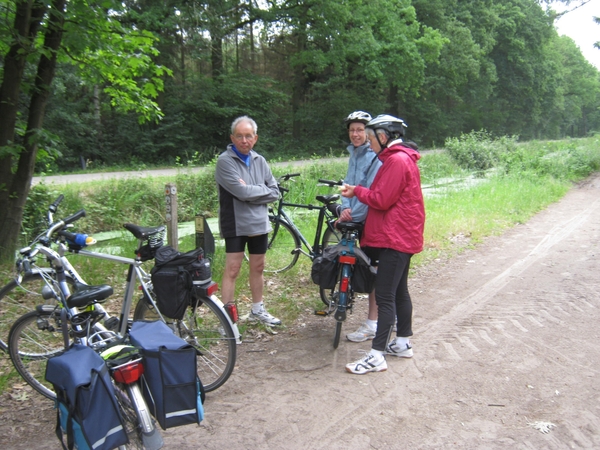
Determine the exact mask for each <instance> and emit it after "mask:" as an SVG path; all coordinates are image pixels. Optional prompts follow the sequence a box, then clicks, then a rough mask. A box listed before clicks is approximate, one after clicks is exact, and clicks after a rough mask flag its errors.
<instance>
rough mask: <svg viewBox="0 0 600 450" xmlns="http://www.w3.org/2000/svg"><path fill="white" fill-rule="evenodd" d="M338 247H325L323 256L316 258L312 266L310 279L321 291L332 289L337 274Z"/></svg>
mask: <svg viewBox="0 0 600 450" xmlns="http://www.w3.org/2000/svg"><path fill="white" fill-rule="evenodd" d="M338 254H339V250H338V246H337V245H336V246H331V247H325V249H324V250H323V255H321V256H317V257H316V258H315V259H314V261H313V264H312V269H311V271H310V277H311V278H312V281H313V283H315V284H318V285H319V287H320V288H322V289H333V288H334V287H335V284H336V282H337V276H338V272H339V268H340V267H339V264H338Z"/></svg>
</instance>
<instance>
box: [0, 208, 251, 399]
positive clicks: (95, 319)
mask: <svg viewBox="0 0 600 450" xmlns="http://www.w3.org/2000/svg"><path fill="white" fill-rule="evenodd" d="M60 200H62V196H61V197H59V199H58V200H57V201H56V202H54V203H53V204H52V205H51V207H50V208H49V219H50V220H49V221H50V223H51V225H50V226H49V228H48V229H47V230H46V231H45V232H44V233H42V234H41V235H40V236H38V237H37V238H36V239H35V240H34V241H33V242H32V244H31V245H30V246H28V247H25V248H23V249H21V250H20V257H19V260H18V262H17V276H16V277H15V279H14V280H12V281H11V282H10V283H9V284H8V285H7V286H5V287H4V288H3V289H2V290H1V291H0V293H1V294H2V295H1V296H0V308H1V309H2V315H1V316H0V318H1V319H2V326H3V327H5V326H6V322H7V320H9V318H13V317H14V316H15V315H16V314H17V313H18V312H22V311H23V309H27V310H29V312H27V313H26V314H25V315H23V316H21V317H20V318H18V319H16V320H14V324H13V325H12V327H11V330H10V333H9V337H8V344H7V345H8V350H9V353H10V356H11V359H12V361H13V364H14V365H15V368H16V370H17V371H18V372H19V374H20V375H21V376H23V378H24V379H25V380H26V381H27V382H28V383H29V384H30V385H31V386H32V387H33V388H34V389H36V390H37V391H38V392H40V393H41V394H42V395H45V396H46V397H49V398H52V397H54V392H53V391H52V390H51V389H50V387H49V385H48V384H47V382H45V380H44V372H45V366H46V361H47V360H48V359H49V358H51V357H52V356H56V354H59V353H60V351H61V350H62V348H63V344H62V338H61V336H60V326H59V325H60V323H61V318H60V313H61V309H62V306H63V305H66V306H67V307H68V309H69V316H68V317H69V320H70V321H72V320H76V321H77V320H79V318H80V317H78V315H79V313H80V312H81V313H83V314H84V316H81V317H82V318H84V319H85V320H86V322H85V324H84V325H81V326H85V327H86V336H88V334H89V336H91V343H92V344H93V345H94V347H95V348H97V349H98V350H101V349H102V348H103V347H104V346H105V344H104V342H103V341H104V339H105V338H106V337H109V338H110V337H111V336H114V335H115V334H116V335H118V336H119V337H124V336H126V335H127V332H128V328H129V326H130V323H131V319H130V312H131V308H132V306H133V300H134V293H135V292H136V290H137V289H138V284H139V289H141V299H140V301H139V302H138V304H137V306H136V310H135V312H134V314H133V320H140V319H146V320H147V319H149V318H156V319H159V320H163V321H164V322H166V323H167V324H168V325H169V326H170V327H171V328H172V329H173V330H174V332H175V334H177V335H179V336H180V337H181V338H183V339H184V340H185V341H187V342H188V343H189V344H190V345H192V346H194V347H195V348H196V351H197V353H198V365H197V369H198V376H199V377H200V379H201V380H202V382H203V384H204V386H205V390H206V391H207V392H208V391H212V390H214V389H217V388H218V387H220V386H222V385H223V383H225V381H227V379H228V378H229V376H230V375H231V373H232V371H233V367H234V364H235V358H236V343H237V342H239V341H240V335H239V332H238V330H237V325H236V324H235V323H234V321H233V320H232V318H231V316H230V315H229V314H228V313H227V312H226V311H225V309H224V308H223V304H222V302H221V301H220V300H219V299H218V298H217V297H216V296H215V295H214V293H215V292H216V291H217V289H218V285H217V284H216V283H214V282H210V283H209V284H207V285H203V286H197V287H195V292H194V298H195V301H194V302H193V304H190V306H189V307H188V308H187V310H186V313H185V316H184V318H183V319H182V320H173V319H169V318H166V317H163V315H161V314H160V312H159V310H158V308H157V307H156V301H155V298H154V292H153V286H152V282H151V279H150V275H149V274H148V273H147V272H145V271H144V269H143V267H142V263H143V262H144V261H148V260H151V259H152V258H153V252H154V251H155V250H156V249H157V248H158V247H160V246H161V245H162V236H163V234H164V226H159V227H140V226H138V225H133V224H126V225H125V228H126V229H127V230H128V231H129V232H131V233H132V234H133V235H134V236H135V237H136V238H137V239H138V246H137V250H136V258H135V259H132V258H124V257H120V256H115V255H111V254H105V253H98V252H90V251H88V250H85V249H84V247H85V239H83V238H82V235H74V234H73V233H70V232H68V231H67V227H68V226H69V224H71V223H73V222H75V221H76V220H78V219H79V218H81V217H83V216H84V215H85V211H83V210H81V211H79V212H78V213H76V214H74V215H73V216H70V217H68V218H66V219H64V220H60V221H57V222H53V221H52V214H53V213H55V212H56V208H57V206H58V204H59V203H60ZM52 244H55V245H56V247H57V250H53V249H52V248H51V245H52ZM67 251H71V252H74V253H77V254H78V255H82V256H84V257H94V258H100V259H104V260H109V261H113V262H117V263H120V264H125V265H127V266H128V273H127V282H126V287H125V296H124V301H123V304H122V309H121V312H120V315H119V317H110V316H109V315H108V313H107V312H106V310H105V309H104V308H103V306H102V305H101V304H100V303H99V302H102V301H104V300H105V299H106V298H108V297H109V296H110V295H111V294H112V288H111V287H110V286H108V285H100V286H88V285H87V284H85V282H84V280H83V278H82V277H81V276H80V275H79V273H78V272H77V271H76V270H75V268H74V267H73V265H72V264H71V263H70V261H69V260H68V259H67V258H66V256H65V254H66V253H67ZM40 257H43V259H44V260H47V261H48V262H49V263H50V265H49V267H40V266H38V265H37V261H38V259H40ZM64 299H67V300H66V303H65V300H64ZM80 309H81V310H82V311H80ZM88 316H91V317H90V318H89V319H88ZM151 316H152V317H151ZM71 326H74V327H75V328H77V327H78V326H79V324H77V323H76V324H75V325H74V324H73V323H71Z"/></svg>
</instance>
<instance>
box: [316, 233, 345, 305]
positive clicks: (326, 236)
mask: <svg viewBox="0 0 600 450" xmlns="http://www.w3.org/2000/svg"><path fill="white" fill-rule="evenodd" d="M341 239H342V233H341V232H340V231H338V230H335V229H332V228H330V227H329V226H328V227H327V228H325V232H324V233H323V248H325V247H329V246H332V245H337V244H338V243H339V242H340V240H341ZM319 294H320V296H321V301H322V302H323V303H325V305H326V306H328V307H331V306H332V305H334V304H335V299H336V298H337V295H336V288H333V289H323V288H319Z"/></svg>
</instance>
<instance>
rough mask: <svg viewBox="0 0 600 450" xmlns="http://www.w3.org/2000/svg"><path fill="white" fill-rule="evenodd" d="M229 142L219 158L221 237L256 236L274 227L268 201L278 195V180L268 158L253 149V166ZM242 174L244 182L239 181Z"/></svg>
mask: <svg viewBox="0 0 600 450" xmlns="http://www.w3.org/2000/svg"><path fill="white" fill-rule="evenodd" d="M231 147H232V144H229V145H228V146H227V150H225V151H224V152H223V153H221V155H219V158H218V159H217V167H216V170H215V180H216V181H217V185H218V187H219V228H220V231H221V237H222V238H230V237H236V236H256V235H260V234H265V233H268V232H269V231H271V224H270V223H269V211H268V206H267V205H268V204H269V203H272V202H274V201H275V200H277V199H278V198H279V189H278V188H277V180H276V179H275V177H274V176H273V174H272V173H271V169H270V168H269V165H268V164H267V161H266V160H265V158H263V157H262V156H261V155H259V154H258V153H256V152H255V151H254V150H250V166H246V163H245V162H244V161H242V160H241V159H240V158H239V157H238V156H237V155H236V154H235V152H234V151H233V149H232V148H231ZM240 178H241V179H242V180H244V182H245V183H246V184H245V185H243V184H241V183H240Z"/></svg>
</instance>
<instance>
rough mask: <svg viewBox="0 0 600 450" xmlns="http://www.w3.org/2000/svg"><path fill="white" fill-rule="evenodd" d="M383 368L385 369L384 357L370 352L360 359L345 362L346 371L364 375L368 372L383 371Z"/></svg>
mask: <svg viewBox="0 0 600 450" xmlns="http://www.w3.org/2000/svg"><path fill="white" fill-rule="evenodd" d="M384 370H387V362H386V361H385V357H384V356H383V355H381V356H379V357H377V356H375V355H372V354H371V353H367V354H366V355H365V356H363V357H362V358H361V359H358V360H356V361H354V362H351V363H350V364H346V372H350V373H354V374H356V375H364V374H365V373H369V372H383V371H384Z"/></svg>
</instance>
